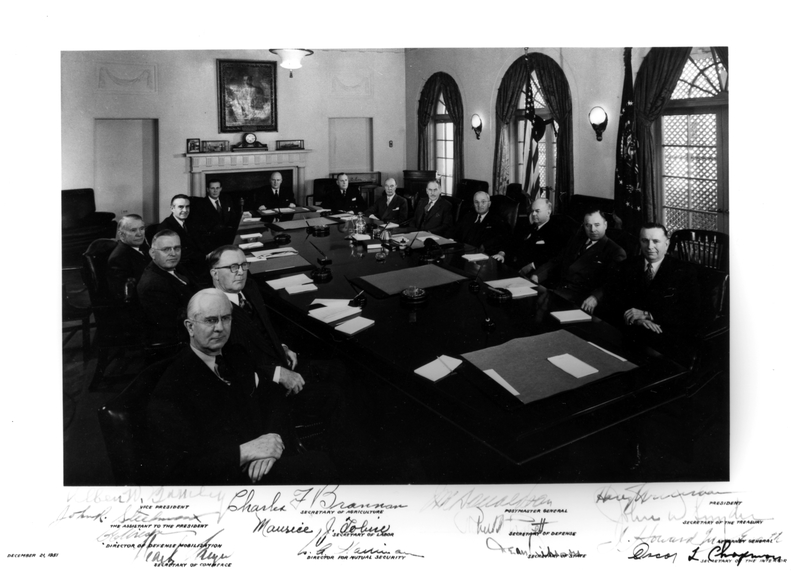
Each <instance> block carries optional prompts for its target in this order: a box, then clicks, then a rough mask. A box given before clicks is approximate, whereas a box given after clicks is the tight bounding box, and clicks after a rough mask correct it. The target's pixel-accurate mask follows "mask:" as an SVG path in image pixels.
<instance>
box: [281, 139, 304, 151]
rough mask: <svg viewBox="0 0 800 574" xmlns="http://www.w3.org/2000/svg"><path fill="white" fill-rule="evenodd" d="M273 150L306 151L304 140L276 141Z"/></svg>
mask: <svg viewBox="0 0 800 574" xmlns="http://www.w3.org/2000/svg"><path fill="white" fill-rule="evenodd" d="M275 149H276V150H287V149H306V142H305V140H276V141H275Z"/></svg>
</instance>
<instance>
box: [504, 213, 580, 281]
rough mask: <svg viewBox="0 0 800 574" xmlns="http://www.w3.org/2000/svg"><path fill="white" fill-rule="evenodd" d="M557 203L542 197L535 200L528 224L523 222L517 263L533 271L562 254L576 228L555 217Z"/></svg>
mask: <svg viewBox="0 0 800 574" xmlns="http://www.w3.org/2000/svg"><path fill="white" fill-rule="evenodd" d="M552 213H553V204H552V203H551V202H550V200H549V199H547V198H543V197H540V198H538V199H536V200H535V201H534V202H533V203H532V204H531V210H530V213H529V214H528V221H527V225H521V226H520V229H519V234H518V236H517V237H518V238H519V239H520V242H519V243H518V244H517V245H515V248H514V249H515V250H514V255H513V266H515V267H518V268H520V273H522V274H524V275H529V274H530V273H532V272H533V270H534V269H537V268H538V267H541V266H542V265H544V264H545V263H546V262H547V261H549V260H550V259H552V258H553V257H555V256H556V255H558V252H559V251H561V250H562V249H563V248H564V246H565V245H566V244H567V242H568V241H569V239H570V237H571V236H572V230H570V229H567V228H565V227H564V226H563V225H560V224H559V223H558V222H556V221H554V220H553V219H552V217H551V216H552Z"/></svg>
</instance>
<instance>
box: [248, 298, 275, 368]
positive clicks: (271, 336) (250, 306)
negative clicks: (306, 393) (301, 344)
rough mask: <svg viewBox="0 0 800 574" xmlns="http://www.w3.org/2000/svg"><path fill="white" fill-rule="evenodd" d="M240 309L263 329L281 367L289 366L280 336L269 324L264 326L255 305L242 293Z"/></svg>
mask: <svg viewBox="0 0 800 574" xmlns="http://www.w3.org/2000/svg"><path fill="white" fill-rule="evenodd" d="M239 307H241V308H242V310H243V311H244V312H245V313H247V315H248V316H249V317H250V318H251V319H252V320H253V322H254V323H255V324H256V325H259V326H261V327H262V328H263V329H262V333H263V334H265V335H266V337H267V339H269V342H270V343H272V347H273V349H274V351H275V353H276V356H277V358H278V360H279V361H280V363H281V365H283V366H284V367H285V366H287V364H286V353H285V352H284V350H283V345H281V343H280V341H279V340H278V335H277V333H275V329H273V328H272V325H271V324H269V323H267V324H264V322H263V321H261V317H259V316H258V314H257V313H256V309H255V307H253V304H252V303H250V301H248V300H247V299H245V298H244V295H242V294H241V293H239Z"/></svg>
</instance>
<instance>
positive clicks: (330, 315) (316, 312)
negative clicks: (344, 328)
mask: <svg viewBox="0 0 800 574" xmlns="http://www.w3.org/2000/svg"><path fill="white" fill-rule="evenodd" d="M308 314H309V315H310V316H311V317H314V318H315V319H319V320H320V321H322V322H323V323H329V324H330V323H339V322H341V321H344V320H345V319H349V318H350V317H352V316H354V315H360V314H361V308H360V307H349V306H348V307H319V308H317V309H311V311H309V312H308Z"/></svg>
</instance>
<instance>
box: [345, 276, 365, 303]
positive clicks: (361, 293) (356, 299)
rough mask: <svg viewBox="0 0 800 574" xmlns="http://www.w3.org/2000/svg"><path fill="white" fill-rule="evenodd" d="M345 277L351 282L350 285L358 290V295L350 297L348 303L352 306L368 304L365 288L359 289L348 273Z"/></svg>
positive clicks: (354, 289)
mask: <svg viewBox="0 0 800 574" xmlns="http://www.w3.org/2000/svg"><path fill="white" fill-rule="evenodd" d="M344 278H345V279H347V282H348V283H349V284H350V287H352V288H353V291H356V296H355V297H353V298H352V299H350V301H349V302H348V303H347V304H348V305H349V306H350V307H364V306H365V305H366V304H367V298H366V296H365V295H364V292H365V290H364V289H361V290H360V291H359V289H358V287H356V285H355V284H354V283H353V282H352V281H350V278H349V277H348V276H347V275H345V277H344Z"/></svg>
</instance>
